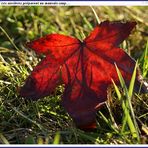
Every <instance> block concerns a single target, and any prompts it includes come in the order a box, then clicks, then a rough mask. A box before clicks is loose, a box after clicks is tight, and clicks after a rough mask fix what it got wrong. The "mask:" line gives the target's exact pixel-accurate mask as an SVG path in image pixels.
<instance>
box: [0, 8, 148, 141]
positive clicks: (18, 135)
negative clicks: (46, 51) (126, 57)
mask: <svg viewBox="0 0 148 148" xmlns="http://www.w3.org/2000/svg"><path fill="white" fill-rule="evenodd" d="M147 13H148V9H146V7H107V6H105V7H93V8H91V7H0V26H1V27H0V120H1V122H0V143H3V144H9V143H14V144H16V143H17V144H20V143H23V144H24V143H25V144H134V143H147V138H146V136H147V134H148V132H147V131H148V130H147V128H148V125H147V123H148V95H147V94H138V93H136V94H135V93H134V92H133V88H134V80H135V71H134V73H133V77H132V79H131V83H130V86H129V88H127V86H126V85H125V83H124V80H123V79H122V76H121V75H120V72H119V71H118V70H117V71H118V75H119V78H120V81H121V88H120V87H118V86H116V84H115V83H114V88H113V89H112V92H111V94H110V96H111V97H110V99H109V101H107V102H106V104H105V105H104V106H102V108H101V109H100V110H99V111H98V112H97V129H96V130H95V131H92V132H88V133H87V132H84V131H81V130H79V129H77V128H75V125H74V123H73V122H72V119H71V118H70V117H69V115H68V114H67V113H66V111H65V110H64V109H63V107H62V106H61V104H60V98H61V94H62V91H63V89H62V86H61V87H59V88H57V91H56V92H55V94H53V95H52V96H49V97H45V98H44V99H41V100H38V101H36V102H33V101H29V100H24V98H21V97H20V96H19V94H18V90H19V87H20V86H21V85H23V83H24V80H25V79H26V77H27V76H28V75H29V73H30V71H31V70H32V69H33V67H34V66H35V65H36V64H37V63H38V62H39V61H40V60H41V58H42V56H38V55H36V54H35V53H34V52H33V51H31V50H30V49H26V47H25V43H26V42H27V41H29V40H32V39H35V38H38V37H41V36H43V35H45V34H49V33H62V34H66V35H72V36H75V37H77V38H79V39H81V40H82V39H84V38H85V37H86V36H87V35H88V34H89V32H90V31H91V30H92V29H93V27H94V26H96V25H97V24H98V23H99V22H100V21H104V20H135V21H136V22H137V23H138V25H137V28H136V29H135V31H133V33H132V34H131V36H130V37H129V38H128V39H127V40H126V41H125V42H124V44H122V45H121V46H124V48H126V51H127V52H128V53H129V54H130V55H131V56H132V57H134V58H135V59H139V60H138V61H139V63H138V64H140V68H141V71H142V75H143V77H144V78H145V79H147V78H148V60H147V56H148V44H147V45H146V43H147V37H146V36H145V35H144V33H146V31H147V27H146V25H147V23H148V22H147V20H148V19H147Z"/></svg>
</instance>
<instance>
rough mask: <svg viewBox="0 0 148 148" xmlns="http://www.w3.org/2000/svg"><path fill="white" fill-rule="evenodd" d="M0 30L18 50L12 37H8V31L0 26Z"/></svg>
mask: <svg viewBox="0 0 148 148" xmlns="http://www.w3.org/2000/svg"><path fill="white" fill-rule="evenodd" d="M0 29H1V31H2V32H3V33H4V34H5V35H6V37H7V38H8V39H9V41H10V43H11V44H12V45H13V46H14V48H15V49H16V50H19V49H18V47H17V46H16V45H15V44H14V42H13V41H12V39H11V38H10V37H9V35H8V33H7V32H6V31H5V30H4V29H3V28H2V27H1V26H0Z"/></svg>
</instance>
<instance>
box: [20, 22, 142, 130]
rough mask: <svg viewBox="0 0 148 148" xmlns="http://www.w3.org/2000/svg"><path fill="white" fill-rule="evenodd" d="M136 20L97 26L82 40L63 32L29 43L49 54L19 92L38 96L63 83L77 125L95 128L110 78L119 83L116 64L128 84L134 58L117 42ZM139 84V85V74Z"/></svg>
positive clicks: (64, 104)
mask: <svg viewBox="0 0 148 148" xmlns="http://www.w3.org/2000/svg"><path fill="white" fill-rule="evenodd" d="M135 25H136V23H135V22H126V23H121V22H109V21H105V22H102V23H101V24H100V25H98V26H97V27H96V28H95V29H94V30H93V31H92V32H91V34H90V35H89V36H88V37H87V38H85V39H84V41H83V42H81V41H80V40H78V39H76V38H73V37H70V36H65V35H61V34H50V35H46V36H45V37H42V38H39V39H37V40H34V41H32V42H30V43H28V44H27V46H28V47H29V48H32V49H34V50H35V51H36V53H38V54H44V55H46V57H45V58H44V59H43V60H42V61H41V62H40V63H39V64H38V65H37V66H36V67H35V68H34V70H33V71H32V73H31V75H30V76H29V77H28V78H27V80H26V83H25V85H24V86H23V87H22V88H21V90H20V94H21V96H23V97H25V98H30V99H34V100H36V99H39V98H42V97H45V96H48V95H50V94H51V93H52V92H53V91H54V90H55V88H56V87H57V86H58V85H60V84H64V87H65V90H64V93H63V96H62V104H63V106H64V108H65V109H66V110H67V112H68V113H69V115H70V116H71V117H72V118H73V120H74V121H75V123H76V125H77V126H78V127H81V128H83V129H86V128H94V127H95V114H96V111H97V109H98V108H99V106H100V105H101V104H102V102H105V101H106V100H107V88H108V86H109V85H111V84H112V81H111V79H113V80H114V82H115V83H116V84H119V79H118V76H117V73H116V69H115V65H114V63H116V65H117V66H118V68H119V70H120V71H121V73H122V75H123V78H124V80H125V81H126V83H127V85H128V82H129V81H130V79H131V76H132V73H133V70H134V67H135V61H134V60H133V59H132V58H131V57H130V56H129V55H128V54H127V53H126V52H125V51H124V50H122V49H121V48H119V47H118V45H119V44H120V43H121V42H122V41H123V40H124V39H125V38H127V37H128V36H129V34H130V32H131V30H132V29H133V28H134V27H135ZM136 83H137V85H138V87H139V84H140V83H138V76H137V80H136Z"/></svg>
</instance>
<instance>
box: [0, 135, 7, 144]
mask: <svg viewBox="0 0 148 148" xmlns="http://www.w3.org/2000/svg"><path fill="white" fill-rule="evenodd" d="M0 140H1V141H2V143H3V144H9V141H8V140H7V139H6V137H5V136H4V135H3V134H2V133H0Z"/></svg>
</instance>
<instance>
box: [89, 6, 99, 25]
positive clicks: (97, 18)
mask: <svg viewBox="0 0 148 148" xmlns="http://www.w3.org/2000/svg"><path fill="white" fill-rule="evenodd" d="M90 8H91V9H92V11H93V13H94V15H95V17H96V20H97V23H98V24H100V23H101V21H100V19H99V17H98V15H97V13H96V11H95V9H94V8H93V7H92V6H90Z"/></svg>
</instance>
